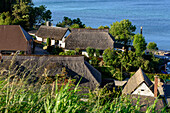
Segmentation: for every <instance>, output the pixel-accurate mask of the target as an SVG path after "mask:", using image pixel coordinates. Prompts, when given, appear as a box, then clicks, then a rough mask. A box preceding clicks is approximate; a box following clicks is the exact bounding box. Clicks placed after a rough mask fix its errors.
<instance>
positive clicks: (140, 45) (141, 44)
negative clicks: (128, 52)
mask: <svg viewBox="0 0 170 113" xmlns="http://www.w3.org/2000/svg"><path fill="white" fill-rule="evenodd" d="M146 45H147V43H146V41H145V38H144V37H143V35H142V34H136V35H135V36H134V40H133V46H134V48H135V52H136V54H137V56H141V55H142V53H143V52H144V51H145V50H146Z"/></svg>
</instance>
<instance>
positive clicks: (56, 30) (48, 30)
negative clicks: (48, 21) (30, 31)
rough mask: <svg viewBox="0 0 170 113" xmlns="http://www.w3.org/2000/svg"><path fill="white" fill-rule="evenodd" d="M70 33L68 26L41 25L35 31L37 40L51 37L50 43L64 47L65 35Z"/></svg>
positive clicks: (42, 40) (44, 40)
mask: <svg viewBox="0 0 170 113" xmlns="http://www.w3.org/2000/svg"><path fill="white" fill-rule="evenodd" d="M69 34H70V30H69V29H68V28H62V27H53V26H45V25H42V26H40V28H39V29H38V31H37V32H36V34H35V36H36V39H37V41H41V42H46V39H47V38H50V39H51V45H57V46H59V47H62V48H63V47H65V43H63V42H64V41H65V39H66V37H67V36H68V35H69Z"/></svg>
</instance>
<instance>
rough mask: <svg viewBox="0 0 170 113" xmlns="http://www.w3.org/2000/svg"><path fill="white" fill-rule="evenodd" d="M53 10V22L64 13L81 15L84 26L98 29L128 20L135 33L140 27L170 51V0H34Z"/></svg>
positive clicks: (70, 15)
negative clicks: (133, 26) (134, 26)
mask: <svg viewBox="0 0 170 113" xmlns="http://www.w3.org/2000/svg"><path fill="white" fill-rule="evenodd" d="M33 3H34V4H35V6H39V5H45V6H46V7H47V9H50V10H51V11H52V19H53V22H52V23H53V24H54V25H55V24H56V23H57V22H59V21H61V20H62V19H63V17H64V16H68V17H70V18H72V19H73V18H80V19H81V21H82V22H83V23H85V24H86V26H91V27H93V28H97V27H99V26H100V25H104V26H105V25H107V26H110V24H112V23H113V22H116V21H121V20H122V19H129V20H130V21H132V24H133V25H136V27H137V30H136V33H139V32H140V26H143V35H144V36H145V39H146V41H147V42H156V43H157V44H158V47H159V49H162V50H169V51H170V0H33Z"/></svg>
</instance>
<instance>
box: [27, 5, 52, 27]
mask: <svg viewBox="0 0 170 113" xmlns="http://www.w3.org/2000/svg"><path fill="white" fill-rule="evenodd" d="M51 14H52V13H51V11H50V10H47V9H46V7H45V6H44V5H41V6H39V7H30V24H31V27H32V26H33V25H35V24H42V23H44V22H45V21H52V20H51V17H52V16H51Z"/></svg>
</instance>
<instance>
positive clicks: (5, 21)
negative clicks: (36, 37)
mask: <svg viewBox="0 0 170 113" xmlns="http://www.w3.org/2000/svg"><path fill="white" fill-rule="evenodd" d="M11 24H12V16H11V14H10V13H9V12H3V13H2V14H1V15H0V25H11Z"/></svg>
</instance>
